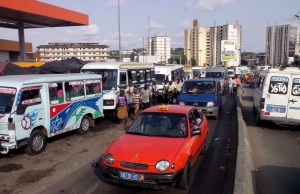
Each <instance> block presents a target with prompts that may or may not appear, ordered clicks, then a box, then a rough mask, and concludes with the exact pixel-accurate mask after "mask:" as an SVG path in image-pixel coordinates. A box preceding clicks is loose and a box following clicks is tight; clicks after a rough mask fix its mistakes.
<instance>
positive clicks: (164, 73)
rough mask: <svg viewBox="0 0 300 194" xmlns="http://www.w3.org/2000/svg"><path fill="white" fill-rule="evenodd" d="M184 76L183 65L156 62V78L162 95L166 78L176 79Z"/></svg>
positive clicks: (168, 79)
mask: <svg viewBox="0 0 300 194" xmlns="http://www.w3.org/2000/svg"><path fill="white" fill-rule="evenodd" d="M183 76H184V67H183V65H177V64H176V65H175V64H174V65H173V64H170V65H169V64H155V80H156V83H157V89H158V90H159V94H160V95H162V92H163V84H164V82H165V80H167V81H175V80H176V79H181V78H183Z"/></svg>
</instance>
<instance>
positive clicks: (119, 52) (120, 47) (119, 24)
mask: <svg viewBox="0 0 300 194" xmlns="http://www.w3.org/2000/svg"><path fill="white" fill-rule="evenodd" d="M118 28H119V62H121V27H120V0H118Z"/></svg>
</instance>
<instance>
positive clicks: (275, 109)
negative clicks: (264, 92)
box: [271, 108, 280, 112]
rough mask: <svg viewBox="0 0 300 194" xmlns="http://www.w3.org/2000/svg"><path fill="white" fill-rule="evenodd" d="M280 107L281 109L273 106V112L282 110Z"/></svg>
mask: <svg viewBox="0 0 300 194" xmlns="http://www.w3.org/2000/svg"><path fill="white" fill-rule="evenodd" d="M278 109H279V110H280V108H272V109H271V112H280V111H279V110H278Z"/></svg>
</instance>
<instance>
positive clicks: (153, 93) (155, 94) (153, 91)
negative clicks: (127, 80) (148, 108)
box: [151, 80, 158, 106]
mask: <svg viewBox="0 0 300 194" xmlns="http://www.w3.org/2000/svg"><path fill="white" fill-rule="evenodd" d="M151 96H152V105H153V106H155V105H156V104H157V99H158V88H157V85H156V80H153V81H152V86H151Z"/></svg>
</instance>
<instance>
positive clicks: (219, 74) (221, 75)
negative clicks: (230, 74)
mask: <svg viewBox="0 0 300 194" xmlns="http://www.w3.org/2000/svg"><path fill="white" fill-rule="evenodd" d="M206 78H213V79H223V78H224V73H223V72H206Z"/></svg>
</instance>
